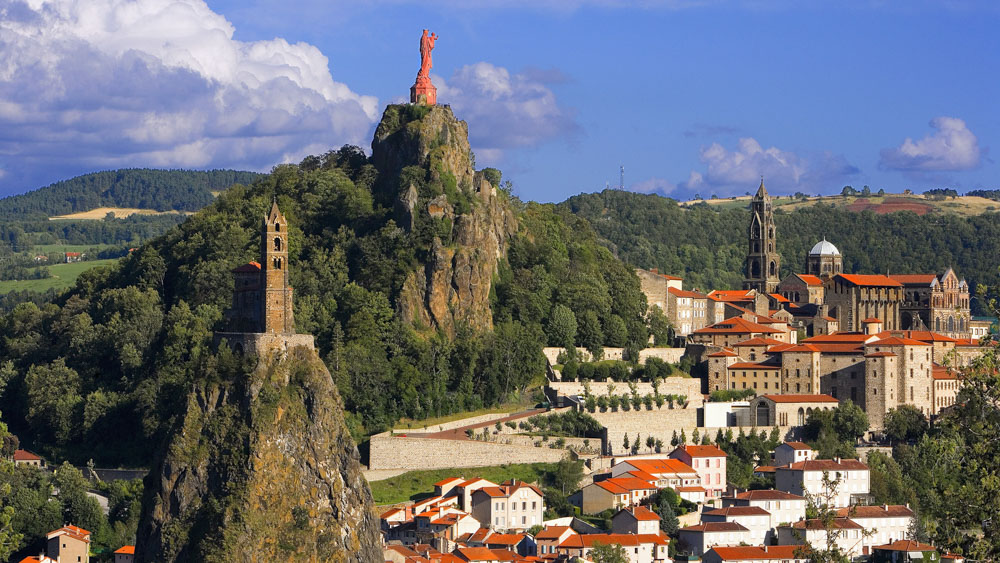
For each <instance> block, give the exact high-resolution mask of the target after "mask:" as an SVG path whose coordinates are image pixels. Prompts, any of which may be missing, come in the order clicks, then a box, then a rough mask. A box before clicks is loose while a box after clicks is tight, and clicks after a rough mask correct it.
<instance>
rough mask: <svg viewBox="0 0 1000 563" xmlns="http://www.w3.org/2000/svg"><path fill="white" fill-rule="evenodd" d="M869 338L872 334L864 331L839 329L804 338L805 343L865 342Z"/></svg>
mask: <svg viewBox="0 0 1000 563" xmlns="http://www.w3.org/2000/svg"><path fill="white" fill-rule="evenodd" d="M869 338H872V336H871V335H870V334H864V333H862V332H844V331H837V332H835V333H833V334H818V335H816V336H810V337H809V338H806V339H804V340H802V343H804V344H819V343H838V344H848V343H858V344H861V343H864V342H865V341H866V340H868V339H869Z"/></svg>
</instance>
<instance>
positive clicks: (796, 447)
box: [778, 442, 812, 450]
mask: <svg viewBox="0 0 1000 563" xmlns="http://www.w3.org/2000/svg"><path fill="white" fill-rule="evenodd" d="M781 446H788V447H789V448H792V449H793V450H811V449H812V448H811V447H810V446H809V444H807V443H805V442H782V443H781V444H780V445H779V446H778V447H779V448H780V447H781Z"/></svg>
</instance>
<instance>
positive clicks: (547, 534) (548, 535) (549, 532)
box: [535, 526, 576, 540]
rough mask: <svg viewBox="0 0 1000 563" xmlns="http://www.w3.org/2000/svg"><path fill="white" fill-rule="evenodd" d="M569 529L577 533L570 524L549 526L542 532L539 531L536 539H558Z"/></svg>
mask: <svg viewBox="0 0 1000 563" xmlns="http://www.w3.org/2000/svg"><path fill="white" fill-rule="evenodd" d="M567 530H569V531H570V532H573V533H574V534H575V533H576V532H574V531H573V529H572V528H570V527H569V526H549V527H547V528H545V529H544V530H542V531H541V532H538V534H536V535H535V539H536V540H554V539H558V538H559V536H561V535H563V534H565V533H566V531H567Z"/></svg>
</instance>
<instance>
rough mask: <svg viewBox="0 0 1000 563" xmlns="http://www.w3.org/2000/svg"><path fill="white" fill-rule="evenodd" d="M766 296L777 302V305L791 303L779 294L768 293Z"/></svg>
mask: <svg viewBox="0 0 1000 563" xmlns="http://www.w3.org/2000/svg"><path fill="white" fill-rule="evenodd" d="M768 295H770V296H771V298H772V299H774V300H775V301H777V302H778V303H791V301H790V300H789V299H788V298H787V297H785V296H784V295H782V294H780V293H769V294H768ZM775 313H777V311H775Z"/></svg>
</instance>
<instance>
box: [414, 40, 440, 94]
mask: <svg viewBox="0 0 1000 563" xmlns="http://www.w3.org/2000/svg"><path fill="white" fill-rule="evenodd" d="M437 38H438V36H437V34H434V33H431V34H430V35H427V30H426V29H425V30H424V34H423V35H421V36H420V72H418V73H417V83H416V84H414V85H413V86H411V87H410V103H413V104H422V105H428V106H432V105H434V104H436V103H437V88H435V87H434V85H433V84H431V76H430V72H431V51H432V50H433V49H434V42H435V41H437Z"/></svg>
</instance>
